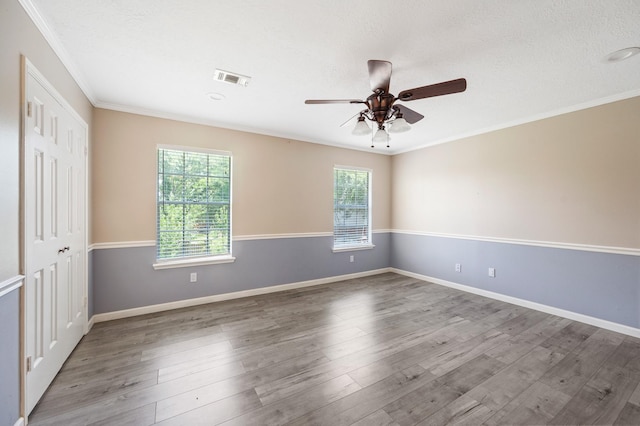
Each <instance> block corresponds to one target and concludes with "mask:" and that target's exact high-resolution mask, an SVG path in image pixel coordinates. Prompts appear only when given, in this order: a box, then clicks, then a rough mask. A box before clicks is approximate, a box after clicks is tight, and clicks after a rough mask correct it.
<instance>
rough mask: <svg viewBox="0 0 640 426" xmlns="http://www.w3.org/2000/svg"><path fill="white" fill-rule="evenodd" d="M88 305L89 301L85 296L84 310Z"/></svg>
mask: <svg viewBox="0 0 640 426" xmlns="http://www.w3.org/2000/svg"><path fill="white" fill-rule="evenodd" d="M88 305H89V299H88V298H87V296H85V297H84V307H85V308H86V307H87V306H88Z"/></svg>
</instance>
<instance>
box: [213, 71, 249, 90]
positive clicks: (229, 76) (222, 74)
mask: <svg viewBox="0 0 640 426" xmlns="http://www.w3.org/2000/svg"><path fill="white" fill-rule="evenodd" d="M213 79H214V80H216V81H223V82H225V83H230V84H237V85H239V86H243V87H247V86H248V85H249V82H250V81H251V77H249V76H246V75H242V74H236V73H233V72H230V71H224V70H219V69H216V70H215V72H214V73H213Z"/></svg>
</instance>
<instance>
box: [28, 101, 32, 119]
mask: <svg viewBox="0 0 640 426" xmlns="http://www.w3.org/2000/svg"><path fill="white" fill-rule="evenodd" d="M32 113H33V103H31V102H27V117H31V114H32Z"/></svg>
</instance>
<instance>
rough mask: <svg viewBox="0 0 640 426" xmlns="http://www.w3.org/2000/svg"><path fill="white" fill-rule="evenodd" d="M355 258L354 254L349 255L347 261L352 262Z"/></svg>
mask: <svg viewBox="0 0 640 426" xmlns="http://www.w3.org/2000/svg"><path fill="white" fill-rule="evenodd" d="M355 260H356V257H355V256H354V255H351V256H349V262H351V263H353V262H354V261H355Z"/></svg>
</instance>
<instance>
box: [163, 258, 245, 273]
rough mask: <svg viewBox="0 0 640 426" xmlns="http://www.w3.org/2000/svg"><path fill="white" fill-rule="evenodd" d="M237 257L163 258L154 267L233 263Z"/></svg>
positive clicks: (169, 267) (170, 267) (167, 267)
mask: <svg viewBox="0 0 640 426" xmlns="http://www.w3.org/2000/svg"><path fill="white" fill-rule="evenodd" d="M235 261H236V258H235V257H233V256H231V255H227V256H210V257H196V258H192V259H173V260H161V261H156V263H154V264H153V269H155V270H156V271H157V270H158V269H172V268H187V267H191V266H204V265H217V264H219V263H233V262H235Z"/></svg>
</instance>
